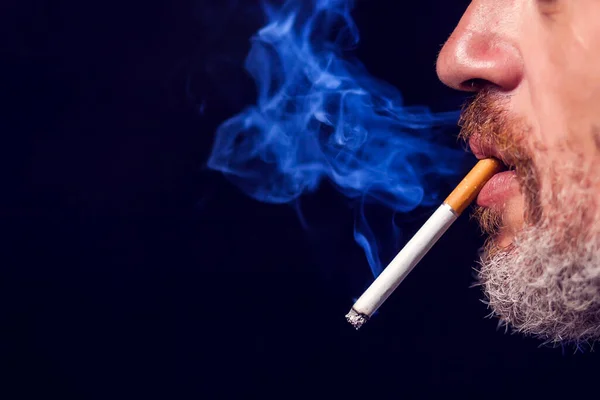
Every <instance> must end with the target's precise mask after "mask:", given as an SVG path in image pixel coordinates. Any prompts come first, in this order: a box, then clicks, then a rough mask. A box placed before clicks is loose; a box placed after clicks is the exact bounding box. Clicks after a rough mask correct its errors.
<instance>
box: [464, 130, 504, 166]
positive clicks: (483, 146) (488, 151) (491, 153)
mask: <svg viewBox="0 0 600 400" xmlns="http://www.w3.org/2000/svg"><path fill="white" fill-rule="evenodd" d="M469 147H470V148H471V151H472V152H473V155H475V157H476V158H477V159H478V160H482V159H484V158H490V157H494V158H497V159H498V160H500V161H502V162H503V163H504V164H507V163H506V160H505V159H504V157H503V155H502V154H500V152H499V151H498V150H497V149H496V148H495V147H494V146H490V145H489V143H485V142H484V141H482V140H481V138H480V137H479V136H477V135H475V136H473V137H471V139H469Z"/></svg>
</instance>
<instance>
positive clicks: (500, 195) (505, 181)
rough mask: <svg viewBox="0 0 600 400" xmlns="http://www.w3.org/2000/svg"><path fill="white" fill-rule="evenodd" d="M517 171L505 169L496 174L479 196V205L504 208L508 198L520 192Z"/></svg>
mask: <svg viewBox="0 0 600 400" xmlns="http://www.w3.org/2000/svg"><path fill="white" fill-rule="evenodd" d="M516 178H517V176H516V173H515V171H504V172H499V173H497V174H496V175H494V176H493V177H492V178H491V179H490V180H489V181H488V182H487V183H486V184H485V185H484V186H483V188H482V189H481V192H479V195H478V196H477V205H479V206H481V207H487V208H495V209H498V208H503V207H504V206H505V205H506V203H507V201H508V199H509V198H511V197H513V196H515V195H517V194H518V193H519V184H518V182H517V179H516Z"/></svg>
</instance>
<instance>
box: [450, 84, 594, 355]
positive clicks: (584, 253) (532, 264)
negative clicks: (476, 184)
mask: <svg viewBox="0 0 600 400" xmlns="http://www.w3.org/2000/svg"><path fill="white" fill-rule="evenodd" d="M504 100H505V98H503V97H501V96H500V95H498V94H495V93H492V92H491V91H488V90H484V91H482V92H480V93H479V94H478V95H477V96H476V97H475V99H474V101H472V102H471V103H470V104H469V105H468V106H467V107H466V108H465V110H464V112H463V114H462V117H461V122H460V124H461V126H462V131H461V136H462V138H463V139H466V140H468V139H469V138H470V137H471V136H473V135H480V140H482V141H485V142H487V143H488V144H490V145H492V146H494V147H496V148H498V149H500V151H501V152H502V153H503V155H504V156H505V159H506V161H507V163H509V164H511V165H513V166H514V168H515V173H516V176H517V180H518V182H519V187H520V191H521V195H522V196H523V198H524V206H525V207H524V215H523V220H524V223H523V227H522V229H521V230H520V231H519V232H518V233H516V234H515V235H514V237H513V238H512V241H511V244H510V245H508V246H507V247H502V248H501V247H499V246H498V245H497V243H496V237H497V236H498V234H499V232H500V231H501V230H502V228H503V219H502V214H501V212H500V211H498V210H493V209H489V208H479V209H478V210H477V211H476V212H475V217H476V218H477V219H478V220H479V222H480V226H481V227H482V230H483V231H484V232H485V233H488V234H489V239H488V240H487V241H486V244H485V245H484V248H483V249H482V252H481V260H480V263H479V264H480V267H479V269H478V275H477V276H478V282H477V283H478V285H479V286H481V287H482V288H483V290H484V293H485V296H486V298H487V303H488V304H489V307H490V308H491V309H492V310H493V313H492V315H495V316H497V317H498V318H499V319H500V320H501V322H502V323H505V324H507V325H509V326H511V327H512V328H513V330H515V331H517V332H520V333H523V334H526V335H530V336H534V337H536V338H539V339H541V340H543V341H544V342H545V343H554V344H558V343H561V344H565V343H576V344H580V343H583V342H589V341H595V340H597V339H599V338H600V214H599V213H598V207H597V204H596V203H597V197H598V195H597V190H598V189H597V188H598V187H599V186H598V180H599V179H598V178H599V177H600V171H599V170H598V169H599V168H598V166H595V165H594V163H593V161H594V160H592V161H590V162H587V163H586V162H585V161H583V160H584V158H583V157H582V156H581V152H580V151H578V150H577V145H576V144H575V143H567V142H565V143H564V144H562V145H557V146H554V147H553V148H552V149H548V148H545V147H544V146H542V144H541V143H532V139H531V136H532V135H527V133H528V132H530V129H529V127H528V125H527V124H526V123H524V122H523V121H522V120H519V119H517V118H512V117H510V116H509V115H508V113H507V112H505V111H504V108H503V106H502V104H503V102H504ZM529 149H535V150H536V151H535V152H532V151H529ZM588 159H589V157H588Z"/></svg>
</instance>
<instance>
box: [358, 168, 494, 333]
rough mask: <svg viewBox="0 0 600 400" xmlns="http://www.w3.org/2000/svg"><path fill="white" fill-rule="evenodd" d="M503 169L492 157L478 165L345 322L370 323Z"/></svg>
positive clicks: (360, 324)
mask: <svg viewBox="0 0 600 400" xmlns="http://www.w3.org/2000/svg"><path fill="white" fill-rule="evenodd" d="M501 168H502V164H501V163H500V162H499V161H497V160H495V159H491V158H489V159H485V160H481V161H479V162H478V163H477V164H476V165H475V167H474V168H473V169H472V170H471V171H470V172H469V173H468V174H467V176H465V178H464V179H463V180H462V181H461V183H460V184H459V185H458V186H457V187H456V189H454V191H453V192H452V193H451V194H450V196H448V197H447V198H446V200H445V201H444V203H443V204H442V205H441V206H440V207H439V208H438V209H437V210H436V211H435V212H434V213H433V215H432V216H431V217H429V219H428V220H427V222H425V224H424V225H423V226H422V227H421V228H420V229H419V230H418V231H417V233H416V234H415V235H414V236H413V237H412V239H411V240H410V241H409V242H408V243H407V244H406V245H405V246H404V248H403V249H402V250H401V251H400V253H398V255H397V256H396V257H394V259H393V260H392V262H391V263H390V264H389V265H388V266H387V267H386V268H385V269H384V270H383V272H382V273H381V274H380V275H379V276H378V277H377V279H375V281H374V282H373V283H372V284H371V286H369V288H368V289H367V290H366V291H365V292H364V293H363V295H362V296H361V297H360V298H359V299H358V300H357V301H356V303H354V305H353V306H352V309H351V310H350V312H349V313H348V314H347V315H346V319H347V320H348V322H349V323H350V324H352V325H353V326H354V327H355V328H356V329H359V328H360V327H361V326H362V325H363V324H364V323H365V322H367V321H368V320H369V318H370V317H371V316H372V315H373V314H374V313H375V311H377V309H378V308H379V307H380V306H381V305H382V304H383V303H384V302H385V301H386V300H387V298H388V297H389V296H390V295H391V294H392V292H393V291H394V290H396V288H397V287H398V286H399V285H400V284H401V283H402V281H403V280H404V279H405V278H406V277H407V276H408V274H409V273H410V271H412V269H413V268H414V267H415V266H416V265H417V263H418V262H419V261H421V259H422V258H423V257H424V256H425V254H427V252H428V251H429V250H430V249H431V248H432V247H433V245H434V244H435V243H436V242H437V241H438V240H439V238H440V237H441V236H442V235H443V234H444V233H445V232H446V231H447V230H448V228H449V227H450V226H451V225H452V223H454V221H456V219H457V218H458V217H459V215H460V214H461V213H462V212H463V211H464V210H465V208H467V206H468V205H469V204H470V203H471V202H472V201H473V200H474V199H475V198H476V197H477V194H478V193H479V191H480V190H481V188H482V187H483V185H484V184H485V183H486V182H487V181H488V180H489V179H490V178H491V177H492V176H493V175H494V174H496V173H497V172H499V171H500V170H501Z"/></svg>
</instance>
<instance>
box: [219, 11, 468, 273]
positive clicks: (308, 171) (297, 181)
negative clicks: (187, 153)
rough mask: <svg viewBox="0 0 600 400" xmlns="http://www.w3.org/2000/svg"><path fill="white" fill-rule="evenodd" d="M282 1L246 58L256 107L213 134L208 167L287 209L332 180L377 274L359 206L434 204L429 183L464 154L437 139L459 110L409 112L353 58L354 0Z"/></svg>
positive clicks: (373, 242) (375, 249)
mask: <svg viewBox="0 0 600 400" xmlns="http://www.w3.org/2000/svg"><path fill="white" fill-rule="evenodd" d="M279 3H280V4H279V5H273V4H269V3H267V2H263V10H264V14H265V17H266V19H267V24H266V26H264V27H263V28H262V29H260V30H259V31H258V32H257V33H256V35H255V36H254V37H253V38H252V46H251V50H250V53H249V54H248V56H247V59H246V64H245V67H246V69H247V70H248V72H249V73H250V74H251V75H252V77H253V78H254V81H255V82H256V86H257V91H258V98H257V101H256V105H254V106H251V107H249V108H247V109H246V110H244V111H242V112H241V113H239V114H238V115H235V116H234V117H232V118H230V119H229V120H227V121H225V122H224V123H223V124H222V125H221V126H220V127H219V128H218V130H217V133H216V139H215V142H214V147H213V149H212V153H211V155H210V158H209V160H208V166H209V167H210V168H212V169H215V170H218V171H221V172H222V173H224V174H225V175H226V176H227V177H228V178H229V179H230V180H231V181H232V182H233V183H234V184H236V185H237V186H239V187H240V188H241V189H242V190H243V191H244V192H245V193H246V194H247V195H249V196H251V197H253V198H255V199H256V200H259V201H262V202H268V203H290V202H292V201H294V200H296V199H298V198H299V197H300V196H301V195H302V194H303V193H307V192H313V191H315V190H317V188H318V187H319V185H320V183H321V182H322V181H323V180H326V179H327V180H329V181H331V182H332V183H333V184H334V185H335V187H336V188H337V189H339V191H340V192H342V193H343V194H344V195H345V196H347V197H349V198H351V199H358V200H359V201H360V208H359V212H358V216H357V218H356V224H355V232H354V237H355V239H356V241H357V243H358V244H359V245H360V246H361V247H362V248H363V249H364V251H365V254H366V257H367V260H368V262H369V265H370V267H371V269H372V271H373V274H374V275H375V276H377V275H378V274H379V273H380V272H381V270H382V265H381V260H380V259H379V247H380V246H379V244H378V241H377V239H376V235H375V233H374V232H373V230H372V229H371V227H370V225H369V223H368V222H367V219H366V217H365V214H364V209H363V205H364V204H365V203H367V202H368V203H379V204H383V205H385V206H387V207H389V208H390V209H392V210H393V211H394V212H408V211H411V210H414V209H415V208H416V207H417V206H420V205H421V206H431V205H435V204H438V203H439V201H440V199H439V198H438V194H437V193H436V192H435V189H436V186H437V185H434V184H432V183H431V182H432V180H435V179H437V180H438V182H439V180H440V179H444V178H448V177H454V176H456V174H457V172H458V170H459V165H460V161H461V159H462V157H463V152H462V151H459V150H457V149H451V148H449V147H445V146H444V145H442V144H440V143H436V137H437V138H438V139H439V134H440V132H439V128H440V127H448V126H451V125H454V124H455V123H456V120H457V117H458V113H457V112H450V113H441V114H435V113H432V112H430V111H429V110H428V109H427V108H426V107H407V106H405V105H404V104H403V99H402V95H401V94H400V92H399V91H398V90H397V89H395V88H394V87H392V86H391V85H389V84H387V83H385V82H382V81H380V80H378V79H376V78H374V77H372V76H371V75H369V73H368V72H367V71H366V69H365V67H364V66H363V65H362V64H361V63H360V62H359V61H358V60H356V59H354V58H353V57H351V55H350V54H349V52H350V51H351V50H353V49H354V48H355V47H356V46H357V44H358V41H359V35H358V29H357V27H356V25H355V24H354V21H353V19H352V17H351V14H350V12H351V9H352V7H353V1H349V0H287V1H284V2H279Z"/></svg>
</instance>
